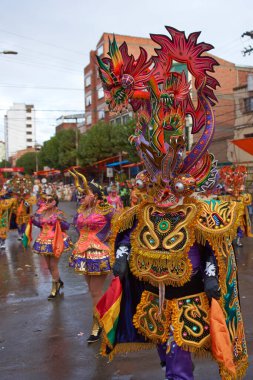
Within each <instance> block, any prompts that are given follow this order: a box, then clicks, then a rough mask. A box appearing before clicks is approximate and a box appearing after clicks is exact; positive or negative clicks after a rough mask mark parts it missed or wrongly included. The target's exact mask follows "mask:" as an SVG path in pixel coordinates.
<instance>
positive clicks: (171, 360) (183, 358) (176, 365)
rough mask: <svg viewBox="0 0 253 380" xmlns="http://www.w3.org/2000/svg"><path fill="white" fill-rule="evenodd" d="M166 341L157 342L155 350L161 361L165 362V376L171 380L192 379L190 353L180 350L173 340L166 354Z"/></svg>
mask: <svg viewBox="0 0 253 380" xmlns="http://www.w3.org/2000/svg"><path fill="white" fill-rule="evenodd" d="M166 349H167V346H166V343H163V344H158V345H157V351H158V355H159V357H160V360H161V361H162V362H165V364H166V378H167V379H171V380H172V379H173V380H194V377H193V363H192V360H191V353H190V352H189V351H184V350H182V349H181V348H180V347H179V346H178V345H177V344H176V343H175V342H172V344H171V349H170V352H169V353H168V354H166Z"/></svg>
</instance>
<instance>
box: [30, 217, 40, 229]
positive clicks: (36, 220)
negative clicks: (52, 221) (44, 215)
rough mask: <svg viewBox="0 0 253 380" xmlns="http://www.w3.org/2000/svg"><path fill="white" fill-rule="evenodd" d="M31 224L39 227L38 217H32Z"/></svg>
mask: <svg viewBox="0 0 253 380" xmlns="http://www.w3.org/2000/svg"><path fill="white" fill-rule="evenodd" d="M32 224H34V225H35V226H36V227H39V228H41V227H42V224H41V222H40V220H39V219H38V218H36V217H33V218H32Z"/></svg>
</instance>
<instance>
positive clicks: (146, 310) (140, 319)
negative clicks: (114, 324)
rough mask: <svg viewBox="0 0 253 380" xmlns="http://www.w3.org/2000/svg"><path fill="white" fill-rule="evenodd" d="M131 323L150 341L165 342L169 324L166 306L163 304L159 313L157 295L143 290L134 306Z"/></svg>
mask: <svg viewBox="0 0 253 380" xmlns="http://www.w3.org/2000/svg"><path fill="white" fill-rule="evenodd" d="M167 302H168V301H165V305H166V303H167ZM133 324H134V326H135V328H136V329H137V330H138V331H139V333H140V334H142V335H144V336H146V337H147V338H148V339H149V340H151V341H152V342H154V343H161V342H166V340H167V338H168V333H169V326H170V318H169V311H168V308H166V306H165V307H164V308H163V311H162V313H161V315H159V296H158V295H156V294H153V293H151V292H148V291H147V290H145V291H144V292H143V293H142V296H141V302H140V303H139V304H138V306H137V308H136V313H135V315H134V317H133Z"/></svg>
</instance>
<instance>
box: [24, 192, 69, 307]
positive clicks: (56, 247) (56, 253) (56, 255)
mask: <svg viewBox="0 0 253 380" xmlns="http://www.w3.org/2000/svg"><path fill="white" fill-rule="evenodd" d="M39 204H40V206H39V209H38V210H37V211H36V213H35V214H34V215H33V216H32V218H31V222H32V224H34V225H35V226H37V227H39V228H40V229H41V231H40V234H39V236H38V237H37V239H36V240H35V242H34V244H33V252H34V253H37V254H39V255H41V256H43V257H44V258H45V260H46V263H47V267H48V269H49V272H50V274H51V276H52V289H51V293H50V294H49V296H48V300H49V301H50V300H53V299H54V298H55V297H56V296H57V295H58V294H59V293H60V289H61V288H63V287H64V283H63V281H62V280H61V278H60V274H59V268H58V264H59V259H60V257H61V255H62V253H63V252H65V251H67V250H69V249H70V248H71V244H72V243H71V240H70V238H69V236H68V235H67V234H66V233H65V231H67V230H68V229H69V223H68V222H67V221H66V220H65V217H64V214H63V212H62V211H61V210H59V209H58V207H57V205H58V198H57V195H56V193H55V191H54V189H53V187H51V186H50V185H49V186H48V187H47V189H46V192H45V193H43V194H41V198H40V202H39ZM30 226H31V225H30ZM26 233H27V232H26ZM30 234H31V231H30Z"/></svg>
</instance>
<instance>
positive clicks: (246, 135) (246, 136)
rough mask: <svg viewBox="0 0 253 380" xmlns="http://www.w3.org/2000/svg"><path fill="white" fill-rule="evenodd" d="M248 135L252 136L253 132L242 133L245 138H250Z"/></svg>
mask: <svg viewBox="0 0 253 380" xmlns="http://www.w3.org/2000/svg"><path fill="white" fill-rule="evenodd" d="M250 137H253V133H246V134H245V135H244V138H245V139H248V138H250Z"/></svg>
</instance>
